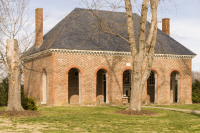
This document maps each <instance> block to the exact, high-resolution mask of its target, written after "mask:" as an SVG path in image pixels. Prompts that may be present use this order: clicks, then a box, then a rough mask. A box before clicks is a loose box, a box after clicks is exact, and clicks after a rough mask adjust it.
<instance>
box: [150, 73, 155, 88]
mask: <svg viewBox="0 0 200 133" xmlns="http://www.w3.org/2000/svg"><path fill="white" fill-rule="evenodd" d="M149 85H155V77H154V72H152V71H151V73H150V76H149Z"/></svg>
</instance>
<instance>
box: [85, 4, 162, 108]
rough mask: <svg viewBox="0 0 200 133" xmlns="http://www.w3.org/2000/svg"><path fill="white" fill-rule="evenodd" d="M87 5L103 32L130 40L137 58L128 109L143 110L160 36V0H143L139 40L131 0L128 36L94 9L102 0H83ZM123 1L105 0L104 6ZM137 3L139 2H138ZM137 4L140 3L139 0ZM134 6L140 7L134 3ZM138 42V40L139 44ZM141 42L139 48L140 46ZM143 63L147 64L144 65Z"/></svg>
mask: <svg viewBox="0 0 200 133" xmlns="http://www.w3.org/2000/svg"><path fill="white" fill-rule="evenodd" d="M82 2H83V3H84V4H86V5H87V6H88V8H90V11H91V12H92V13H93V15H94V16H96V17H97V18H98V21H99V26H100V29H101V31H103V32H106V33H109V34H112V35H115V36H118V37H120V38H122V39H123V40H125V41H126V42H128V43H129V48H130V51H131V56H132V60H133V64H132V82H131V88H132V89H131V98H130V107H129V108H127V109H128V110H134V111H141V101H142V92H143V88H144V86H145V83H146V81H147V79H148V77H149V75H150V72H151V68H152V64H153V60H154V49H155V43H156V35H157V7H158V3H159V0H142V2H141V4H142V5H140V6H141V11H140V12H141V19H140V27H139V35H138V36H139V39H136V36H135V34H134V27H133V14H132V10H133V9H132V7H133V6H132V3H131V0H124V4H125V7H124V8H125V10H126V20H127V24H126V25H127V33H128V39H126V38H125V37H123V36H122V35H120V34H119V33H116V32H115V30H112V29H111V28H110V27H109V25H108V24H106V23H105V22H104V20H103V19H102V18H101V17H100V16H99V15H98V14H97V13H96V12H95V11H94V10H92V8H95V7H96V6H99V5H100V3H102V1H99V0H92V3H89V2H88V1H87V0H82ZM120 2H122V0H120V1H118V2H116V1H114V2H113V1H107V0H104V3H103V4H104V6H100V7H103V8H107V7H111V8H112V9H116V8H118V7H120V8H121V7H123V6H119V5H120V4H119V3H120ZM134 2H136V1H134ZM137 5H139V4H138V3H137ZM134 7H136V6H135V5H134ZM149 8H150V12H151V25H150V29H148V30H149V33H148V37H145V35H146V32H147V27H146V25H147V15H148V9H149ZM136 41H138V42H137V43H136ZM137 44H138V47H137ZM143 64H145V67H144V68H143Z"/></svg>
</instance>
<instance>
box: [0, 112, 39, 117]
mask: <svg viewBox="0 0 200 133" xmlns="http://www.w3.org/2000/svg"><path fill="white" fill-rule="evenodd" d="M0 116H6V117H36V116H41V114H40V113H39V112H38V111H31V110H25V111H0Z"/></svg>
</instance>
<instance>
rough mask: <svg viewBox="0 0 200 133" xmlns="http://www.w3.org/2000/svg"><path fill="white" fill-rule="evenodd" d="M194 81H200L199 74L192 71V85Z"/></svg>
mask: <svg viewBox="0 0 200 133" xmlns="http://www.w3.org/2000/svg"><path fill="white" fill-rule="evenodd" d="M195 80H199V81H200V72H198V71H192V83H194V82H195Z"/></svg>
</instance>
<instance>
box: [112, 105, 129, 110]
mask: <svg viewBox="0 0 200 133" xmlns="http://www.w3.org/2000/svg"><path fill="white" fill-rule="evenodd" d="M110 107H111V108H115V109H119V110H125V109H126V108H127V107H124V106H110Z"/></svg>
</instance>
